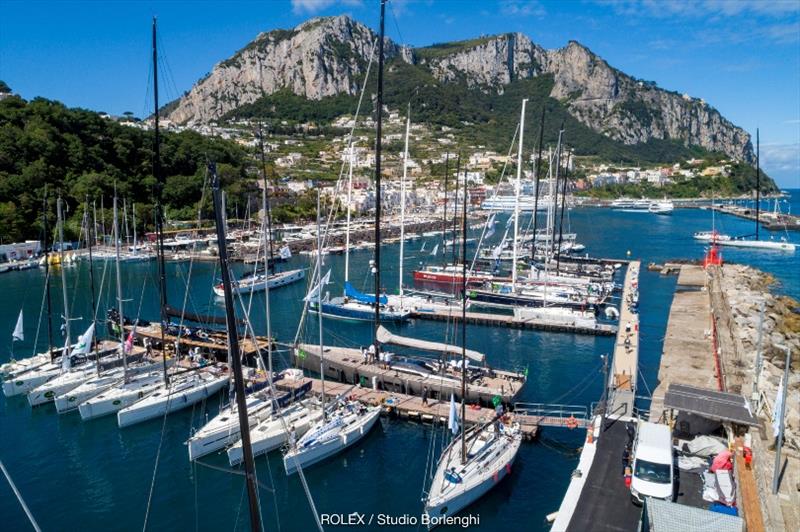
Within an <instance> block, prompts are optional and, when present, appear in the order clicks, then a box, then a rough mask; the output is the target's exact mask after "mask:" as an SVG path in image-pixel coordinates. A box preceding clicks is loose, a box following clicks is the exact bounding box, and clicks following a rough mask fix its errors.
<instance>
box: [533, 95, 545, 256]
mask: <svg viewBox="0 0 800 532" xmlns="http://www.w3.org/2000/svg"><path fill="white" fill-rule="evenodd" d="M543 143H544V105H542V118H541V119H540V120H539V149H538V150H537V154H536V166H535V167H534V174H535V176H536V184H535V186H536V196H535V197H534V200H533V242H532V243H531V262H534V261H535V260H536V225H537V221H538V219H539V175H540V174H541V173H542V144H543Z"/></svg>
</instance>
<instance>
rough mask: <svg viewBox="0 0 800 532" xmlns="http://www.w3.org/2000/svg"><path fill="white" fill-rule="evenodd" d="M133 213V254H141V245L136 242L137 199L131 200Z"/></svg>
mask: <svg viewBox="0 0 800 532" xmlns="http://www.w3.org/2000/svg"><path fill="white" fill-rule="evenodd" d="M131 211H132V212H131V214H132V215H133V254H134V255H138V254H139V245H138V243H137V242H136V201H132V202H131Z"/></svg>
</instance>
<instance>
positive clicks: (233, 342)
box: [209, 163, 272, 532]
mask: <svg viewBox="0 0 800 532" xmlns="http://www.w3.org/2000/svg"><path fill="white" fill-rule="evenodd" d="M209 171H210V173H211V189H212V191H213V196H214V216H215V221H216V228H217V247H219V266H220V273H221V274H222V286H223V290H224V292H225V317H226V318H227V319H226V322H227V326H228V363H229V364H230V365H231V369H232V370H233V381H234V390H235V393H236V409H237V411H238V414H239V427H241V431H240V432H241V437H242V451H243V454H244V470H245V479H246V483H247V499H248V502H249V505H250V530H253V531H254V532H258V531H260V530H261V508H260V507H259V505H258V491H257V488H256V469H255V463H254V462H253V449H252V447H251V445H250V431H249V430H247V428H248V427H249V425H250V423H249V421H248V418H247V397H246V396H245V388H244V378H243V377H242V357H241V351H240V350H239V332H238V331H237V330H236V315H235V314H234V312H233V291H232V290H231V276H230V273H229V272H228V248H227V245H226V240H225V226H224V224H223V219H222V210H221V208H220V207H221V205H220V204H221V199H220V189H219V179H218V178H217V168H216V166H215V165H214V163H211V164H210V165H209ZM271 378H272V376H271V375H270V379H271Z"/></svg>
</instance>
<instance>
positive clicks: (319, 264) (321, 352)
mask: <svg viewBox="0 0 800 532" xmlns="http://www.w3.org/2000/svg"><path fill="white" fill-rule="evenodd" d="M319 219H320V201H319V187H318V188H317V272H319V285H318V286H317V318H318V319H319V375H320V378H321V382H322V418H323V419H327V418H328V415H327V413H326V412H325V347H324V346H323V344H322V226H321V225H320V221H319ZM375 303H376V306H377V299H376V301H375ZM376 342H377V340H376Z"/></svg>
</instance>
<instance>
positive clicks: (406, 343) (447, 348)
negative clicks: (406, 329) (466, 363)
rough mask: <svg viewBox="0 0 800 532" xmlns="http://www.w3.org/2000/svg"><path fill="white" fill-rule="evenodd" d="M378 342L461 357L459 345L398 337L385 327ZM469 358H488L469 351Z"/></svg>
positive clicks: (380, 331) (381, 328) (482, 359)
mask: <svg viewBox="0 0 800 532" xmlns="http://www.w3.org/2000/svg"><path fill="white" fill-rule="evenodd" d="M377 338H378V341H379V342H380V343H382V344H392V345H401V346H403V347H413V348H416V349H422V350H425V351H436V352H437V353H449V354H451V355H460V354H461V347H460V346H457V345H450V344H442V343H439V342H429V341H427V340H418V339H416V338H407V337H405V336H398V335H396V334H392V333H390V332H389V331H388V330H387V329H386V328H385V327H383V326H381V327H378V334H377ZM466 354H467V357H469V358H471V359H472V360H475V361H477V362H484V361H485V360H486V356H485V355H484V354H483V353H479V352H477V351H473V350H471V349H467V352H466Z"/></svg>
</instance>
